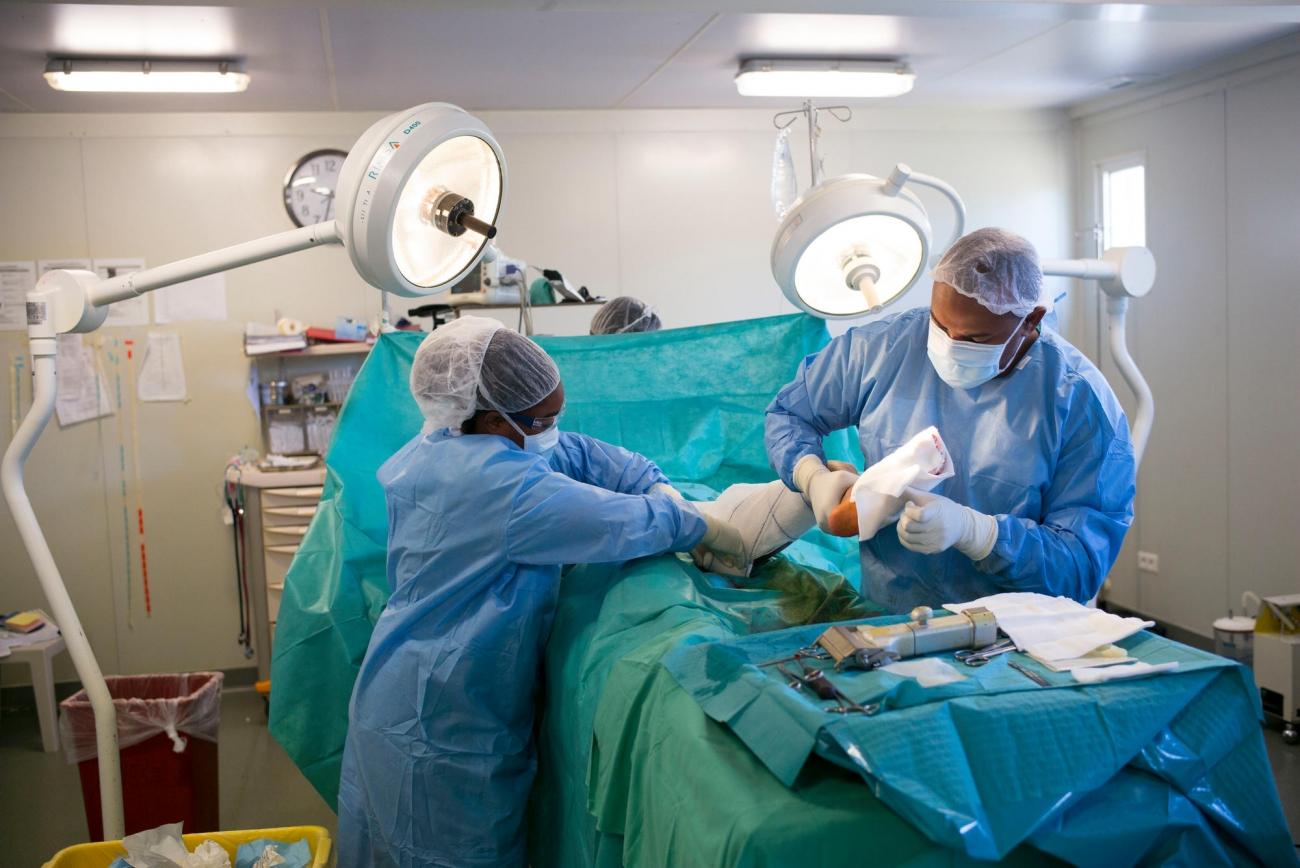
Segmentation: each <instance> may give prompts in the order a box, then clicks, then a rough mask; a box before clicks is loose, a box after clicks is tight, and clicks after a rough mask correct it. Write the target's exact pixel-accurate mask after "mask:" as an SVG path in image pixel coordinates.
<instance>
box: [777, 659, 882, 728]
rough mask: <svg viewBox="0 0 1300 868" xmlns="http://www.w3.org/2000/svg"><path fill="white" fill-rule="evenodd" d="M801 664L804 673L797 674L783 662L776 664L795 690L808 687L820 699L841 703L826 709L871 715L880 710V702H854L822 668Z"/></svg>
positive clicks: (833, 711)
mask: <svg viewBox="0 0 1300 868" xmlns="http://www.w3.org/2000/svg"><path fill="white" fill-rule="evenodd" d="M799 666H800V667H801V668H802V669H803V674H800V675H797V674H795V673H793V672H791V671H790V670H789V669H786V668H785V666H784V665H783V664H781V663H778V664H776V668H777V671H778V672H780V673H781V675H783V676H784V677H785V678H786V679H788V681H787V686H789V687H791V688H793V689H794V690H802V689H803V688H805V687H807V688H808V689H809V690H811V691H812V692H813V693H815V694H817V698H818V699H826V700H830V701H833V702H838V703H839V705H837V706H835V707H833V708H827V709H825V710H826V711H829V712H831V713H832V714H848V713H849V712H857V713H858V714H867V715H870V714H875V713H876V712H877V711H879V710H880V703H878V702H872V703H870V704H868V705H859V704H858V703H856V702H854V701H853V700H852V699H850V698H849V697H848V696H846V695H845V694H844V691H842V690H840V689H839V688H838V687H836V686H835V685H834V684H833V683H832V682H831V680H830V679H829V678H827V677H826V673H825V672H823V671H822V670H820V669H813V668H812V667H810V666H808V665H807V664H805V663H804V662H803V661H802V660H800V661H799Z"/></svg>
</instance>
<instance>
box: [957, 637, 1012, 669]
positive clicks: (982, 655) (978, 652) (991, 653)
mask: <svg viewBox="0 0 1300 868" xmlns="http://www.w3.org/2000/svg"><path fill="white" fill-rule="evenodd" d="M1014 650H1016V643H1015V642H1013V641H1012V640H1010V639H999V640H998V641H996V642H994V643H993V644H992V645H986V646H984V647H983V648H970V649H967V650H965V651H958V652H957V653H956V654H954V655H952V656H953V657H955V658H956V659H957V661H958V662H959V663H965V664H966V665H967V666H983V665H984V664H985V663H988V662H989V660H990V659H992V658H994V657H996V656H998V655H999V654H1005V653H1007V652H1008V651H1014Z"/></svg>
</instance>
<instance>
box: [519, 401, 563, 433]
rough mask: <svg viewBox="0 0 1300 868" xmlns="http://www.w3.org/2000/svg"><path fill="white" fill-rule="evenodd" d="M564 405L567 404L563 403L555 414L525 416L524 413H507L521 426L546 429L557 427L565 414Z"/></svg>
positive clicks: (535, 429) (534, 429)
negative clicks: (557, 423) (556, 424)
mask: <svg viewBox="0 0 1300 868" xmlns="http://www.w3.org/2000/svg"><path fill="white" fill-rule="evenodd" d="M564 407H565V405H561V406H560V412H558V413H556V414H554V415H553V416H525V415H524V414H523V413H507V414H506V415H507V416H509V417H510V418H511V419H513V420H514V421H515V422H516V423H518V424H519V426H520V427H521V428H525V429H531V430H533V431H545V430H546V429H547V428H554V427H555V423H556V422H558V421H559V419H560V417H561V416H562V415H564Z"/></svg>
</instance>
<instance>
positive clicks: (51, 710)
mask: <svg viewBox="0 0 1300 868" xmlns="http://www.w3.org/2000/svg"><path fill="white" fill-rule="evenodd" d="M67 647H68V646H67V645H65V644H64V643H63V637H62V636H55V637H54V638H53V639H47V640H46V641H44V642H37V643H36V644H34V645H20V646H18V647H17V648H10V649H9V656H8V657H5V658H4V662H5V663H22V662H26V663H27V665H28V666H29V667H31V670H32V692H33V693H35V694H36V718H37V719H38V720H39V721H40V722H41V746H42V747H43V748H45V752H46V753H53V752H54V751H56V750H58V749H59V706H58V703H56V702H55V701H54V658H55V656H56V655H58V654H61V653H63V651H64V650H65V649H66V648H67Z"/></svg>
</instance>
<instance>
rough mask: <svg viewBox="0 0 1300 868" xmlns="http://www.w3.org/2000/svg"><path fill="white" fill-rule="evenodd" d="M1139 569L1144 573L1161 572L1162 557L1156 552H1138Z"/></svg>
mask: <svg viewBox="0 0 1300 868" xmlns="http://www.w3.org/2000/svg"><path fill="white" fill-rule="evenodd" d="M1138 569H1139V570H1141V571H1142V572H1144V573H1158V572H1160V555H1158V554H1155V553H1154V552H1138Z"/></svg>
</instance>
